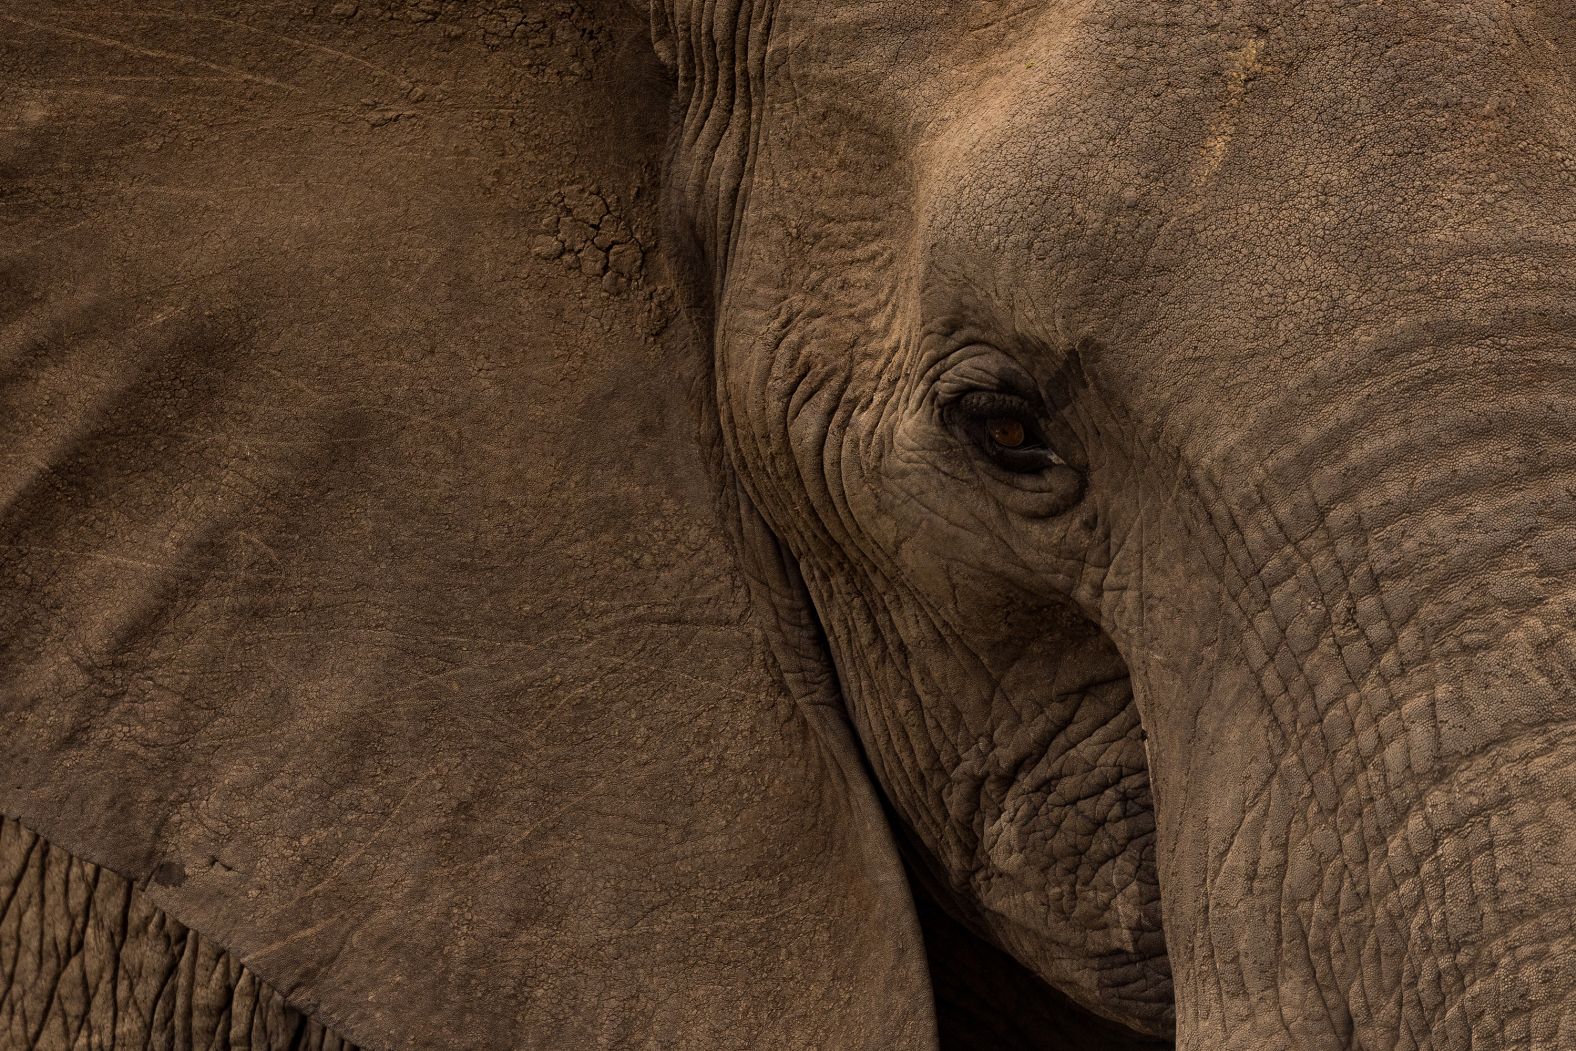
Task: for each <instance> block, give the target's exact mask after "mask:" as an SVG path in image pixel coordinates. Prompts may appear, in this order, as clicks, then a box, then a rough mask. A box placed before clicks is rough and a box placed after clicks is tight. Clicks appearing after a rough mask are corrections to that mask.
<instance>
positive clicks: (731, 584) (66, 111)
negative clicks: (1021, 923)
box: [0, 0, 934, 1051]
mask: <svg viewBox="0 0 1576 1051" xmlns="http://www.w3.org/2000/svg"><path fill="white" fill-rule="evenodd" d="M0 84H3V85H4V86H3V88H0V224H3V233H0V497H3V503H0V506H3V511H0V812H4V813H6V814H9V815H12V816H15V817H17V818H19V819H22V820H23V822H24V824H26V825H27V826H28V827H29V828H31V829H33V830H35V831H37V832H38V833H40V834H42V835H44V836H45V837H46V838H47V839H48V840H49V842H50V843H51V844H53V845H54V847H55V848H58V849H60V850H63V851H66V852H69V853H70V854H71V855H73V856H74V857H76V858H77V859H79V860H80V861H82V862H83V863H91V864H94V865H99V866H102V867H103V869H104V870H105V871H108V872H113V873H117V874H119V875H120V876H121V877H124V878H125V879H127V880H128V881H129V883H130V884H131V885H133V886H135V887H137V888H140V894H141V897H140V898H139V902H140V904H139V906H138V907H139V908H156V909H158V910H160V912H161V913H162V915H163V916H164V917H166V918H167V919H168V920H169V921H170V922H172V923H179V924H181V925H183V926H184V927H186V928H188V929H190V930H192V931H196V932H198V933H199V935H200V941H201V944H202V945H205V946H208V947H209V948H208V949H206V950H204V951H205V952H209V953H215V954H216V953H217V951H218V950H219V949H222V950H223V951H224V952H225V953H227V954H228V956H227V961H228V962H226V963H225V965H224V967H225V969H224V971H223V972H222V974H220V975H219V976H218V977H216V978H215V979H214V980H215V981H219V982H221V984H222V981H224V980H229V981H231V982H232V983H233V985H234V990H235V991H234V993H233V996H234V997H235V999H236V1002H240V1001H241V1000H242V999H243V998H244V992H243V984H244V982H246V981H250V979H243V978H242V976H241V972H240V971H239V970H236V969H234V968H233V967H232V966H231V964H232V963H235V962H239V963H240V964H242V965H244V967H246V968H247V969H248V971H249V972H250V973H251V974H252V975H253V976H254V977H255V979H256V980H258V981H261V982H264V983H267V984H268V985H269V986H271V987H272V988H274V989H277V990H279V991H280V992H281V993H282V994H283V995H284V996H285V997H286V999H287V1000H288V1002H289V1003H290V1004H291V1005H292V1007H293V1008H294V1009H296V1010H299V1011H300V1012H302V1013H303V1014H304V1015H306V1016H308V1017H310V1018H312V1019H313V1020H314V1021H315V1023H317V1024H320V1025H322V1026H323V1027H325V1028H326V1029H328V1030H331V1031H333V1032H335V1033H338V1034H340V1035H341V1036H342V1037H343V1038H344V1039H346V1040H350V1041H354V1042H355V1043H356V1044H357V1045H359V1046H364V1047H374V1048H395V1047H400V1048H404V1047H412V1048H415V1047H419V1048H458V1049H477V1051H483V1049H486V1051H492V1049H497V1048H510V1047H524V1048H550V1049H554V1051H557V1049H562V1048H579V1047H586V1048H599V1047H640V1046H664V1047H668V1046H671V1047H685V1048H703V1049H705V1048H716V1047H728V1046H760V1047H795V1046H799V1047H840V1046H850V1047H868V1048H872V1049H886V1048H893V1047H911V1046H918V1047H925V1046H928V1045H929V1044H931V1043H932V1042H933V1040H934V1036H933V1033H934V1023H933V1021H932V1018H931V1005H930V996H929V992H928V980H927V974H926V966H925V958H924V952H923V947H922V945H921V944H920V942H919V935H918V930H917V926H916V924H915V920H914V916H913V910H912V908H911V906H910V903H909V893H908V889H907V884H906V882H905V879H904V876H903V872H902V869H901V867H900V862H899V859H898V857H897V855H896V853H895V851H894V849H893V844H892V841H891V838H890V835H889V833H888V831H887V824H886V821H885V818H884V816H883V814H882V813H881V811H880V809H879V806H878V803H877V800H876V798H875V796H874V794H873V792H872V790H871V787H870V785H869V783H868V781H867V779H866V778H865V777H864V775H863V773H862V771H861V770H860V767H859V758H858V755H857V753H856V751H855V750H854V749H853V748H852V746H851V738H849V736H848V735H847V732H846V729H844V728H843V727H842V726H841V724H840V719H841V716H840V715H839V714H838V710H837V709H836V708H835V707H829V706H822V707H821V708H819V709H807V708H801V707H799V706H798V705H797V704H796V703H795V700H794V698H793V696H792V695H791V694H790V693H789V692H788V691H787V689H786V687H785V684H784V677H783V673H782V672H781V670H780V669H779V668H777V666H776V665H775V658H774V657H773V655H772V652H771V650H770V648H769V646H768V644H767V636H768V634H769V625H768V624H767V622H766V621H765V620H764V619H763V617H762V616H761V615H760V614H759V613H757V612H756V611H755V610H754V609H753V608H752V607H751V605H750V602H749V600H748V597H747V596H748V592H749V582H748V579H747V576H746V567H745V566H744V565H743V564H742V563H741V561H740V559H739V558H738V557H737V556H736V555H735V554H734V547H735V543H734V540H733V537H732V535H731V534H732V532H733V531H734V530H735V529H736V527H735V526H733V525H732V524H731V523H732V522H734V521H735V520H736V519H737V515H736V514H735V513H734V512H733V511H732V510H731V509H730V507H731V500H732V497H731V495H730V492H729V490H727V489H725V488H723V486H721V485H720V484H719V482H720V481H721V480H722V476H721V475H720V473H719V472H718V470H717V468H719V467H720V463H719V461H718V458H717V456H716V455H715V452H716V439H715V434H716V425H715V423H712V424H710V426H709V428H706V429H704V430H703V429H702V426H701V424H702V423H703V421H704V420H705V419H707V418H714V414H713V415H712V416H711V417H703V416H701V415H699V414H698V413H697V409H698V407H699V401H700V399H699V398H698V397H697V395H696V391H698V390H702V389H704V388H705V387H706V386H707V381H706V378H705V377H706V374H707V360H706V356H705V355H704V353H702V352H701V350H700V345H699V344H698V343H697V339H696V333H695V330H694V329H693V327H692V326H691V325H690V324H689V322H688V321H687V320H686V319H685V318H684V317H683V316H682V314H681V313H680V311H679V309H678V304H677V300H676V299H675V297H674V295H673V293H672V291H671V282H670V280H669V278H668V276H667V272H666V269H665V266H664V264H663V261H662V257H661V253H660V251H658V249H657V231H658V225H659V223H658V218H657V215H656V206H657V198H658V189H657V178H658V173H659V169H660V164H661V160H662V156H663V148H664V140H665V133H666V126H667V120H668V102H669V95H670V87H669V83H668V81H667V79H666V78H665V77H664V75H663V72H662V70H661V68H660V66H659V65H658V63H657V60H656V59H655V57H654V56H653V54H652V49H651V47H650V44H649V31H648V28H647V22H646V20H645V18H644V17H643V16H642V13H640V12H635V11H633V10H631V9H629V8H627V7H626V6H624V5H621V4H614V3H588V2H585V0H577V2H565V3H553V4H551V5H541V6H538V5H526V6H525V7H523V8H522V7H517V6H515V5H513V4H507V3H485V2H463V3H460V2H444V3H426V2H421V3H417V2H411V3H404V2H391V3H377V2H372V0H360V2H358V3H350V4H340V3H328V2H325V3H320V4H312V3H304V4H298V3H288V4H255V3H241V2H236V3H214V2H213V0H192V2H189V3H169V2H164V0H161V2H157V3H154V2H130V3H125V2H120V0H116V2H113V3H109V2H106V3H88V4H84V3H80V2H71V3H55V2H36V3H25V4H24V3H0ZM698 433H699V434H700V435H701V440H700V441H697V434H698ZM708 435H709V437H708ZM750 572H755V571H754V570H750ZM771 630H775V629H771ZM8 891H9V888H3V887H0V895H4V894H6V893H8ZM150 915H151V914H150ZM84 921H85V920H84V917H82V916H78V917H76V918H75V919H74V920H73V921H72V922H76V923H81V922H84ZM150 922H152V921H150ZM151 944H152V943H150V942H146V940H145V941H144V945H151ZM93 946H94V947H93V948H92V951H93V952H94V953H98V952H100V951H101V948H102V943H100V942H94V943H93ZM22 951H26V952H32V951H33V947H32V945H31V944H30V943H29V942H27V941H26V940H24V941H22V942H20V943H19V942H15V941H11V940H6V941H4V942H0V960H6V959H10V958H13V957H14V956H15V954H16V953H18V952H22ZM165 957H166V953H165V950H163V949H161V948H158V947H157V946H154V947H153V948H152V949H150V950H149V952H148V953H145V954H144V956H143V958H142V959H141V960H140V962H138V963H137V964H136V965H135V968H134V969H136V968H140V969H141V970H142V971H143V972H148V973H151V972H152V970H153V969H156V968H159V967H162V966H163V965H164V960H165ZM207 960H217V956H216V955H214V956H210V957H205V958H204V961H207ZM92 966H93V971H92V973H93V974H94V975H103V976H105V978H106V980H107V979H108V977H109V976H110V975H111V974H112V973H118V971H117V968H118V967H119V965H118V964H115V965H112V964H111V963H110V962H109V961H107V960H102V959H98V958H97V957H95V959H94V960H93V962H92ZM203 966H204V968H206V967H207V966H208V964H207V962H204V963H203ZM202 977H203V979H204V982H206V981H207V980H208V978H209V974H208V973H207V972H206V971H204V972H202ZM6 980H11V981H20V982H23V983H24V984H26V985H27V986H28V988H27V989H25V990H21V991H19V992H17V993H16V994H15V995H16V996H17V997H18V999H17V1001H16V1002H18V1003H24V1002H25V1003H33V1002H44V1001H47V1000H49V998H50V996H51V993H50V992H49V979H48V977H47V975H45V974H44V972H43V971H39V970H26V971H18V972H17V973H16V974H15V976H11V975H9V974H8V975H7V979H6ZM218 995H219V996H220V999H221V1000H222V991H221V993H220V994H218ZM216 1002H217V1001H216ZM62 1009H63V1010H77V1011H78V1016H77V1017H68V1018H65V1019H63V1020H62V1022H61V1025H60V1026H59V1027H57V1028H55V1029H52V1030H50V1031H49V1032H48V1033H46V1035H45V1036H43V1037H40V1041H41V1046H43V1047H58V1046H70V1045H69V1044H65V1043H60V1042H58V1040H57V1035H58V1034H59V1033H62V1032H64V1033H67V1034H69V1033H70V1032H73V1031H77V1030H78V1028H79V1027H81V1026H82V1025H85V1024H86V1021H87V1017H86V1015H85V1014H84V1013H82V1012H85V1011H86V1009H87V1008H86V1007H85V1006H84V1005H83V1003H82V1002H80V1001H70V1002H64V1003H62ZM94 1009H95V1010H96V1009H97V1008H94ZM28 1018H29V1019H31V1020H32V1021H35V1022H36V1018H35V1017H34V1016H33V1015H31V1014H29V1015H28ZM193 1019H194V1021H193V1023H192V1024H194V1025H195V1026H196V1027H197V1029H198V1030H202V1029H204V1028H205V1027H208V1023H206V1022H204V1021H202V1019H201V1017H200V1016H193ZM208 1028H210V1029H211V1027H208ZM212 1032H213V1033H214V1034H216V1033H217V1031H216V1030H213V1031H212ZM204 1042H205V1043H206V1041H204ZM0 1045H3V1046H5V1047H7V1048H8V1049H9V1047H10V1046H12V1043H11V1037H10V1036H9V1035H7V1036H5V1038H4V1040H3V1041H0ZM149 1046H151V1047H158V1048H163V1047H167V1046H168V1044H167V1043H165V1042H164V1041H163V1039H162V1034H154V1038H153V1039H152V1040H151V1043H150V1045H149Z"/></svg>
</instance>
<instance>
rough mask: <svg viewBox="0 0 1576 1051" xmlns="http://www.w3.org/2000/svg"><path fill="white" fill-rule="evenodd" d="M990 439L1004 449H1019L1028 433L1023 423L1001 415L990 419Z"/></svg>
mask: <svg viewBox="0 0 1576 1051" xmlns="http://www.w3.org/2000/svg"><path fill="white" fill-rule="evenodd" d="M989 430H990V440H991V441H993V442H995V443H996V444H997V445H999V446H1001V447H1002V448H1003V449H1017V448H1019V447H1021V446H1022V445H1023V443H1024V441H1025V440H1027V438H1028V434H1027V433H1025V432H1024V429H1023V423H1022V421H1020V420H1014V419H1011V418H1010V417H999V418H997V419H994V420H991V421H990V428H989Z"/></svg>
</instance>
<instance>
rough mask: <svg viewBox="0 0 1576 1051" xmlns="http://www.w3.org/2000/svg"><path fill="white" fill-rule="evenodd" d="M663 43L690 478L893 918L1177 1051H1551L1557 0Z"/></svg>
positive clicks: (1564, 277)
mask: <svg viewBox="0 0 1576 1051" xmlns="http://www.w3.org/2000/svg"><path fill="white" fill-rule="evenodd" d="M740 8H742V10H740ZM662 24H663V25H665V26H666V27H667V29H668V35H667V36H665V37H664V36H660V35H659V45H660V46H663V47H664V48H665V49H666V52H667V54H668V55H669V56H670V61H671V62H673V63H674V64H675V65H676V67H677V69H678V71H679V76H680V81H679V84H680V96H681V97H680V112H681V113H683V114H684V121H683V125H682V127H681V128H680V129H679V132H678V135H677V138H676V142H675V146H674V148H673V149H674V154H673V161H672V171H673V177H672V179H671V181H670V191H671V192H672V193H673V194H674V208H675V210H676V211H677V212H678V213H679V215H680V216H681V221H683V222H685V223H687V224H688V228H689V230H690V231H691V234H692V236H693V238H694V243H695V252H696V253H697V255H698V257H699V258H700V259H701V260H703V262H702V263H701V264H700V268H701V276H700V278H699V280H700V282H701V283H702V284H703V285H704V286H705V287H704V288H703V290H702V294H703V295H705V296H707V297H709V299H710V301H711V302H712V303H713V304H714V305H713V311H714V320H715V354H716V369H717V380H716V397H717V402H718V411H719V413H720V416H721V419H722V420H723V425H724V433H725V435H726V436H727V438H728V452H729V456H730V462H731V464H732V466H733V468H734V469H735V470H736V471H737V472H738V474H739V476H740V478H741V479H742V484H743V487H744V488H745V490H746V492H747V493H748V497H749V501H750V502H751V504H753V507H754V509H755V511H756V512H757V513H758V514H759V515H760V516H761V517H762V519H763V521H764V522H765V523H766V526H767V528H768V529H769V532H770V536H771V540H770V541H768V542H774V543H776V544H778V545H780V547H781V549H782V550H783V551H784V552H785V557H786V559H787V561H788V562H789V563H791V565H792V567H794V570H796V572H791V573H790V574H789V578H790V583H789V584H787V585H779V586H780V587H787V588H789V589H790V590H791V589H793V588H794V587H797V586H799V585H798V584H796V583H794V582H792V578H793V577H795V576H797V577H798V578H800V579H801V580H802V588H803V592H804V594H806V595H807V596H808V601H809V602H810V603H812V604H813V608H814V611H815V614H816V616H817V618H818V621H819V625H820V627H821V630H822V631H823V632H824V637H825V647H826V649H827V651H828V652H829V654H830V659H831V661H832V662H833V664H834V665H835V669H836V675H837V682H838V684H839V687H840V690H841V695H842V697H843V700H844V702H845V703H846V706H847V710H848V712H849V715H850V717H851V719H852V721H853V723H854V725H855V727H856V729H857V732H858V736H859V739H860V741H861V743H862V746H863V749H864V752H865V754H866V755H867V756H868V758H869V762H870V764H871V766H872V768H873V770H874V773H875V775H876V778H877V779H878V781H879V784H880V786H881V789H882V791H883V793H884V794H885V796H886V798H887V799H888V800H889V801H890V803H891V805H892V807H893V808H894V809H895V811H896V813H897V814H898V815H899V819H900V826H901V829H900V833H899V834H900V837H901V838H902V839H903V841H904V843H905V847H906V850H907V851H908V853H909V855H910V857H911V858H912V859H914V862H915V864H916V865H917V867H918V868H919V869H920V870H921V872H922V877H921V883H922V884H925V885H928V886H931V887H933V888H935V889H936V893H937V894H938V896H939V898H940V900H941V901H942V902H943V904H944V905H945V906H946V908H947V909H948V911H950V912H952V913H953V914H954V915H956V916H957V917H959V918H960V919H961V920H962V921H963V922H965V923H966V924H968V925H969V926H970V927H972V928H973V929H974V930H976V931H978V932H980V933H981V934H983V935H984V936H985V937H987V938H988V939H989V940H991V941H992V942H994V943H996V944H998V945H1000V946H1002V947H1003V948H1005V949H1006V950H1008V951H1009V952H1010V953H1011V954H1012V955H1013V956H1015V957H1016V958H1017V959H1018V960H1019V961H1021V962H1022V963H1024V964H1025V965H1026V966H1027V967H1028V968H1030V969H1031V970H1032V971H1033V972H1035V973H1036V974H1038V975H1039V976H1041V977H1042V978H1043V979H1044V980H1045V981H1047V982H1048V983H1050V984H1052V985H1054V986H1055V987H1057V988H1060V989H1062V990H1064V991H1065V992H1067V993H1068V994H1070V995H1071V996H1072V997H1073V998H1075V999H1076V1000H1077V1001H1079V1002H1080V1003H1082V1004H1083V1005H1085V1006H1086V1007H1088V1008H1089V1009H1091V1010H1093V1011H1095V1012H1097V1013H1099V1014H1102V1015H1104V1016H1107V1017H1109V1018H1112V1019H1116V1020H1119V1021H1121V1022H1122V1023H1124V1024H1126V1025H1128V1026H1130V1027H1131V1028H1132V1029H1134V1030H1136V1031H1139V1032H1143V1033H1150V1034H1157V1035H1168V1034H1172V1033H1174V1034H1175V1039H1176V1042H1177V1046H1179V1047H1183V1048H1189V1049H1197V1048H1211V1049H1238V1048H1241V1049H1247V1048H1274V1047H1296V1048H1301V1049H1311V1051H1320V1049H1327V1048H1328V1049H1334V1048H1348V1047H1363V1048H1375V1049H1377V1048H1458V1047H1466V1046H1468V1045H1469V1044H1470V1045H1471V1046H1473V1047H1481V1048H1488V1047H1494V1048H1501V1047H1503V1048H1511V1047H1514V1048H1549V1049H1552V1048H1555V1047H1565V1046H1570V1044H1571V1042H1572V1041H1573V1040H1576V1002H1573V1000H1572V990H1573V989H1576V927H1573V916H1576V882H1573V876H1572V875H1571V870H1570V868H1569V859H1570V858H1571V857H1572V856H1576V853H1573V852H1576V745H1573V743H1572V739H1571V737H1570V728H1571V720H1572V717H1573V715H1576V696H1573V693H1572V689H1571V687H1572V674H1573V663H1572V656H1573V655H1572V650H1571V641H1570V637H1569V629H1570V626H1571V621H1572V617H1571V613H1572V602H1571V600H1572V592H1571V581H1572V579H1573V576H1572V571H1573V570H1576V556H1573V554H1572V552H1573V551H1576V507H1573V505H1572V495H1573V492H1576V489H1573V483H1576V444H1573V443H1572V441H1571V432H1572V424H1573V423H1576V413H1573V409H1576V366H1573V364H1572V360H1571V354H1572V352H1573V351H1576V343H1573V340H1572V335H1573V333H1576V315H1573V309H1576V298H1573V293H1576V278H1573V275H1576V266H1573V265H1572V264H1573V263H1576V169H1573V161H1572V149H1571V147H1572V144H1573V139H1576V80H1573V76H1572V71H1573V70H1576V23H1573V20H1572V18H1571V16H1570V14H1569V11H1568V8H1566V7H1565V5H1564V4H1563V2H1562V0H1542V2H1534V0H1529V2H1523V3H1519V4H1492V3H1482V2H1458V0H1437V2H1422V0H1403V2H1401V3H1393V4H1384V5H1381V4H1364V3H1353V2H1338V0H1319V2H1315V3H1312V4H1300V5H1293V4H1286V3H1278V2H1244V3H1235V4H1229V5H1224V6H1222V5H1214V6H1209V7H1206V8H1198V7H1195V6H1194V5H1174V4H1161V3H1145V2H1138V0H1088V2H1053V3H1043V2H1035V3H1012V2H1010V3H1003V4H990V5H984V4H914V3H911V2H907V0H862V2H850V3H844V4H838V5H827V4H815V3H808V2H795V0H782V2H779V3H767V2H757V3H753V4H752V3H749V2H748V0H745V2H743V3H741V4H725V5H707V8H706V11H705V12H704V13H703V12H702V11H701V9H700V6H699V5H693V7H692V6H691V5H680V9H679V10H678V11H677V13H675V14H673V15H672V16H671V20H670V21H668V22H666V23H662ZM971 392H972V393H971ZM979 392H985V394H981V393H979ZM993 392H994V393H996V394H998V395H1000V394H1001V393H1002V392H1012V394H1013V396H1014V397H1016V398H1017V401H1016V402H1014V403H1013V406H1014V407H1013V408H1010V409H1002V408H1001V406H1002V404H1004V403H1003V402H1002V400H1001V398H1000V397H998V398H997V400H996V401H994V402H993V401H991V400H990V398H989V397H987V395H988V394H990V393H993ZM971 399H972V400H971ZM982 399H983V400H982ZM969 406H973V408H969ZM1022 406H1027V408H1022ZM1004 416H1005V417H1006V420H1005V423H1006V425H1007V427H1008V428H1009V429H1008V430H1007V431H1005V432H1003V431H1000V430H999V428H1000V427H1001V426H1002V424H1003V417H1004ZM1025 427H1026V428H1027V431H1028V437H1029V438H1030V439H1031V443H1032V439H1034V438H1043V439H1044V443H1045V444H1046V445H1047V446H1048V447H1049V448H1050V449H1051V450H1053V451H1054V452H1055V453H1056V454H1058V457H1059V462H1051V461H1047V460H1044V459H1043V457H1042V459H1041V460H1040V461H1037V463H1039V464H1040V466H1038V467H1036V468H1034V469H1031V470H1027V471H1023V470H1013V469H1012V468H1011V467H1010V465H1009V466H1008V467H1005V468H1004V467H1003V466H1001V465H1000V464H999V463H998V461H997V460H996V459H993V457H995V456H998V455H999V453H1000V448H1001V447H1000V445H999V444H998V445H997V446H995V447H994V449H993V448H992V447H991V442H992V441H993V439H992V438H991V434H992V433H1004V434H1006V435H1007V440H1008V442H1009V443H1011V442H1014V441H1017V440H1020V439H1022V438H1023V437H1024V433H1023V432H1024V428H1025ZM1013 428H1017V433H1016V434H1015V433H1013V430H1012V429H1013ZM798 644H799V645H801V646H802V645H804V643H803V641H802V640H801V642H800V643H798Z"/></svg>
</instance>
